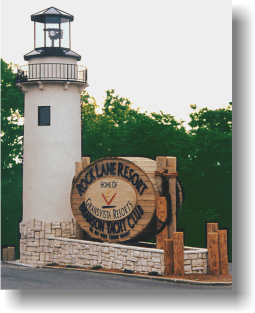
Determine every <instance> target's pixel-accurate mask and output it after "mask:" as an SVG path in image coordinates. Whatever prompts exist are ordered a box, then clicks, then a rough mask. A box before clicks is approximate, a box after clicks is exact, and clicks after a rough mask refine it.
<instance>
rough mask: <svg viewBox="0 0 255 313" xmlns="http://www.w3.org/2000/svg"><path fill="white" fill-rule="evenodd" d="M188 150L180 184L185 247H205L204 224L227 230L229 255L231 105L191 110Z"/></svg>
mask: <svg viewBox="0 0 255 313" xmlns="http://www.w3.org/2000/svg"><path fill="white" fill-rule="evenodd" d="M191 108H192V109H193V113H191V114H190V117H191V121H190V123H189V125H190V126H191V130H190V150H189V158H188V162H187V165H188V166H186V169H185V171H183V175H182V178H183V181H184V182H185V187H186V188H185V190H186V201H185V203H184V205H183V207H182V209H181V210H180V212H179V226H180V227H183V228H185V235H186V236H185V238H186V239H187V242H186V244H187V245H192V243H193V245H194V243H197V245H198V246H200V247H203V246H205V224H206V222H219V225H220V227H221V228H227V229H228V235H229V239H230V240H229V254H230V258H231V255H232V240H231V237H232V103H230V104H229V106H228V107H227V108H221V109H217V110H209V109H208V108H203V109H201V110H197V108H196V106H191Z"/></svg>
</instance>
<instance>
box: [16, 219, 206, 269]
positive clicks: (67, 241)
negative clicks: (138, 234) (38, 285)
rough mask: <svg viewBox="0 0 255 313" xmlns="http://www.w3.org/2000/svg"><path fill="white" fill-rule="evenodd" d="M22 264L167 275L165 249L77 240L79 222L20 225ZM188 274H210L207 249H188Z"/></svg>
mask: <svg viewBox="0 0 255 313" xmlns="http://www.w3.org/2000/svg"><path fill="white" fill-rule="evenodd" d="M20 234H21V239H20V261H21V262H22V263H27V264H29V263H30V264H37V265H47V264H50V263H56V264H60V265H73V266H77V267H85V268H91V267H93V266H98V265H99V266H102V267H103V268H106V269H120V270H124V269H127V270H131V271H134V272H139V273H146V274H147V273H149V272H157V273H158V274H160V275H163V273H164V250H160V249H152V248H141V247H136V246H126V245H120V244H110V243H99V242H93V241H85V240H77V239H75V236H76V221H75V220H74V219H73V221H72V222H70V223H64V222H63V223H62V222H61V223H60V222H52V223H42V222H41V221H37V220H34V219H33V220H30V221H22V222H21V223H20ZM184 273H185V274H194V273H199V274H207V249H200V248H191V247H184Z"/></svg>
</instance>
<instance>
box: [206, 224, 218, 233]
mask: <svg viewBox="0 0 255 313" xmlns="http://www.w3.org/2000/svg"><path fill="white" fill-rule="evenodd" d="M218 229H219V224H218V223H207V233H217V231H218Z"/></svg>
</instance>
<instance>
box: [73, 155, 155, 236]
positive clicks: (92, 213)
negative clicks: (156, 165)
mask: <svg viewBox="0 0 255 313" xmlns="http://www.w3.org/2000/svg"><path fill="white" fill-rule="evenodd" d="M153 170H154V169H153ZM155 201H156V195H155V189H154V186H153V183H152V181H151V179H150V178H149V176H148V175H147V174H146V172H145V171H144V170H143V169H142V168H141V167H140V166H138V165H136V164H135V163H134V162H132V161H130V159H129V160H128V159H125V158H120V157H109V158H104V159H100V160H97V161H95V162H93V163H91V164H89V165H88V166H87V167H85V168H84V170H82V171H81V172H80V173H79V175H78V176H77V177H75V179H74V181H73V184H72V191H71V206H72V211H73V214H74V216H75V218H76V220H77V222H78V223H79V225H80V227H81V228H82V229H83V230H84V231H85V232H86V233H87V234H88V235H90V236H91V237H93V238H95V239H97V240H101V241H106V242H123V241H128V240H131V239H134V238H135V237H137V236H139V235H140V234H141V233H142V232H143V231H144V230H145V229H146V227H147V226H148V224H149V223H150V221H151V220H152V218H153V217H154V214H155Z"/></svg>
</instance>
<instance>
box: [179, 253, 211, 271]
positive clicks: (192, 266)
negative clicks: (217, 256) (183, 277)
mask: <svg viewBox="0 0 255 313" xmlns="http://www.w3.org/2000/svg"><path fill="white" fill-rule="evenodd" d="M185 248H186V251H185ZM207 259H208V250H207V249H199V248H192V247H184V273H185V274H207V273H208V262H207Z"/></svg>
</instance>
